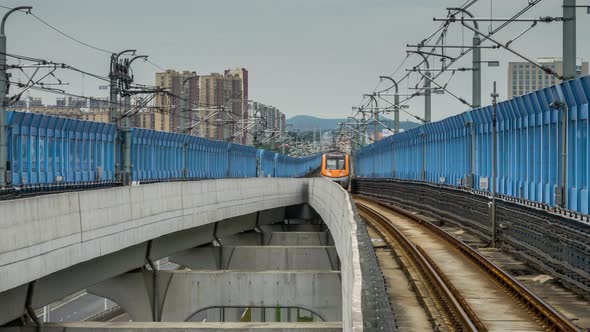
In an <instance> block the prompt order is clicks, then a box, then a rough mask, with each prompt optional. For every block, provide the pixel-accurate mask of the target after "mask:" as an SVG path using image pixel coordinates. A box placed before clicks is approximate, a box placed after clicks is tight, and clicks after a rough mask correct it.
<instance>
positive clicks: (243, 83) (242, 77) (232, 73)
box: [224, 68, 248, 144]
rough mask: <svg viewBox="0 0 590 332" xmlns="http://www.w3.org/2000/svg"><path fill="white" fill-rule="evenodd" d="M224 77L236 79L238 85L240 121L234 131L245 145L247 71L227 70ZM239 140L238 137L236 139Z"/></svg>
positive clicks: (246, 132)
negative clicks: (237, 132)
mask: <svg viewBox="0 0 590 332" xmlns="http://www.w3.org/2000/svg"><path fill="white" fill-rule="evenodd" d="M224 74H225V76H226V77H237V78H238V79H239V84H240V91H241V93H240V96H239V98H238V99H239V101H240V103H241V110H242V114H241V120H240V121H239V122H238V123H237V126H236V130H237V131H239V133H240V136H241V138H240V142H241V143H242V144H247V142H248V138H247V137H248V130H247V129H246V128H247V125H248V70H246V68H234V69H227V70H225V72H224ZM238 138H239V137H238Z"/></svg>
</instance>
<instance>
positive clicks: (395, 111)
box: [379, 76, 400, 134]
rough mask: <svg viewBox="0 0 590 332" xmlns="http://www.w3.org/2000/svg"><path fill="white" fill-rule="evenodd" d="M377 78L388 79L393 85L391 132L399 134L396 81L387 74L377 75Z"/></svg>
mask: <svg viewBox="0 0 590 332" xmlns="http://www.w3.org/2000/svg"><path fill="white" fill-rule="evenodd" d="M379 78H380V79H387V80H390V81H391V82H392V83H393V86H394V87H395V94H394V96H393V133H394V134H399V129H400V128H399V90H398V86H397V82H396V81H395V80H394V79H393V78H391V77H389V76H379Z"/></svg>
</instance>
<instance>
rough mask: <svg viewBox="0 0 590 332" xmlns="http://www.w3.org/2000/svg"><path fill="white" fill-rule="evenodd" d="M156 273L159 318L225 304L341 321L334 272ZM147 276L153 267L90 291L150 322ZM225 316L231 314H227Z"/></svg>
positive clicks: (186, 317)
mask: <svg viewBox="0 0 590 332" xmlns="http://www.w3.org/2000/svg"><path fill="white" fill-rule="evenodd" d="M159 273H160V278H159V281H158V282H159V283H160V285H159V288H158V289H159V292H160V305H161V307H160V308H158V310H160V311H161V315H160V317H161V321H163V322H183V321H190V320H192V319H193V317H194V316H195V314H197V313H200V312H203V311H204V310H207V308H215V307H223V306H232V307H250V306H252V307H269V308H272V307H299V308H305V309H306V310H309V311H311V312H313V313H315V314H316V315H318V316H319V317H321V318H322V319H323V320H325V321H329V322H337V321H341V320H342V290H341V287H342V285H341V280H340V279H341V278H340V272H337V271H265V272H252V271H159ZM151 274H152V272H151V271H136V272H130V273H126V274H123V275H121V276H118V277H115V278H112V279H109V280H106V281H103V282H101V283H99V284H97V285H94V286H92V287H90V288H89V289H88V292H90V293H92V294H96V295H99V296H102V297H105V298H108V299H111V300H113V301H115V302H117V303H119V305H120V306H121V307H122V308H123V309H124V310H125V311H126V312H127V313H129V315H130V316H131V318H132V319H133V320H134V321H151V320H152V312H151V298H152V294H151V292H152V291H151V290H152V285H151V280H153V278H152V276H151ZM208 311H211V310H208ZM227 313H229V312H227ZM207 314H208V315H209V313H207ZM211 315H214V314H213V313H212V314H211ZM210 318H211V319H214V318H215V317H213V316H211V317H210ZM222 318H223V317H222ZM229 318H231V315H230V316H226V317H225V319H226V320H227V319H229ZM269 318H270V317H269ZM272 318H273V320H274V317H272Z"/></svg>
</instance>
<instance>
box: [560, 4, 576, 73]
mask: <svg viewBox="0 0 590 332" xmlns="http://www.w3.org/2000/svg"><path fill="white" fill-rule="evenodd" d="M562 75H563V80H564V81H567V80H571V79H573V78H575V77H576V0H563V74H562Z"/></svg>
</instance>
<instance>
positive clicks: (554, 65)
mask: <svg viewBox="0 0 590 332" xmlns="http://www.w3.org/2000/svg"><path fill="white" fill-rule="evenodd" d="M537 63H538V64H540V65H544V66H546V67H549V68H551V69H553V70H554V71H556V72H558V73H563V61H562V60H561V58H558V57H541V58H537ZM581 75H588V62H584V61H583V60H582V59H581V58H578V59H577V61H576V76H581ZM560 82H561V81H560V80H558V79H556V78H555V77H554V76H551V75H548V74H547V73H545V72H544V71H542V70H541V69H540V68H538V67H536V66H534V65H533V64H531V63H529V62H509V63H508V82H507V83H508V84H507V87H508V92H507V94H506V96H507V99H512V98H513V97H517V96H522V95H524V94H527V93H529V92H531V91H535V90H539V89H542V88H546V87H550V86H552V85H555V84H558V83H560Z"/></svg>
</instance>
